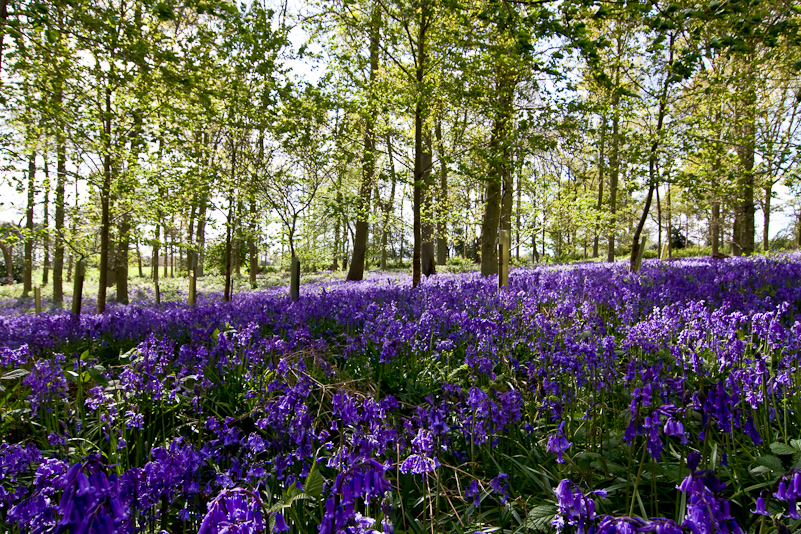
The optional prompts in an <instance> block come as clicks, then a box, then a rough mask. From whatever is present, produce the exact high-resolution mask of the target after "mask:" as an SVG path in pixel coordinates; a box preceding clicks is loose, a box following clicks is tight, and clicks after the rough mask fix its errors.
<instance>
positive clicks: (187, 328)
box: [0, 256, 801, 534]
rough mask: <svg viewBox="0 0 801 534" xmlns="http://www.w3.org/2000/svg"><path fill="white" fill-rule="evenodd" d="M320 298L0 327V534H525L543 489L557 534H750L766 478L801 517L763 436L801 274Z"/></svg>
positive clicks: (684, 267)
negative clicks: (478, 528) (437, 533)
mask: <svg viewBox="0 0 801 534" xmlns="http://www.w3.org/2000/svg"><path fill="white" fill-rule="evenodd" d="M302 297H303V298H301V299H300V300H299V301H297V302H292V301H290V300H289V299H287V298H286V296H285V295H284V294H283V293H282V292H281V291H279V290H270V291H266V292H254V293H247V294H241V295H238V296H237V298H236V299H234V301H233V302H230V303H222V302H216V301H215V300H214V299H209V300H207V301H203V302H201V303H200V304H199V305H197V306H196V307H194V308H189V307H185V306H180V305H177V304H171V305H163V306H160V307H155V306H153V307H150V306H115V307H112V308H111V309H110V311H109V312H108V313H107V314H104V315H100V316H92V315H85V316H81V317H80V318H79V319H76V318H73V317H71V316H69V315H68V314H64V313H45V314H42V315H41V316H26V315H20V314H14V313H7V314H0V376H3V377H4V380H3V384H2V385H3V386H5V387H6V388H8V391H9V392H10V393H8V401H7V402H8V403H9V406H8V409H9V410H11V409H13V410H15V411H14V414H16V415H17V417H15V418H9V419H7V423H6V427H5V428H6V434H4V441H3V443H2V444H0V500H1V501H2V506H0V526H5V525H9V527H8V528H9V529H10V528H19V529H20V530H25V531H31V532H45V531H59V532H60V531H64V532H67V531H70V532H72V531H78V530H79V529H81V528H84V529H86V530H87V531H97V532H101V531H102V532H105V531H109V532H112V531H113V532H136V531H141V530H142V529H144V528H155V527H154V525H162V524H164V525H170V524H175V523H176V522H179V521H180V522H186V523H188V525H190V526H188V527H186V528H189V529H194V530H196V531H200V532H208V533H217V532H260V531H264V530H265V529H267V528H271V529H272V531H275V532H282V531H286V530H289V529H294V531H303V532H306V531H309V532H313V531H315V530H316V531H317V532H320V533H321V534H341V533H342V532H354V533H355V532H365V533H366V532H380V531H383V532H384V533H390V532H392V531H393V530H394V526H393V525H394V524H397V523H398V522H399V521H404V522H407V521H409V518H410V517H413V518H417V519H418V520H419V518H421V517H427V518H428V520H429V521H435V520H436V516H437V515H438V514H439V515H440V516H441V515H444V514H448V515H454V517H455V516H456V515H458V516H459V517H458V518H457V519H454V521H455V522H459V521H463V522H464V528H462V526H460V528H461V529H462V530H465V529H466V528H467V525H468V523H469V522H470V521H471V520H475V521H477V522H480V521H479V520H478V519H476V517H478V515H479V514H477V513H476V511H475V509H476V508H477V507H478V506H479V505H481V514H482V517H489V516H488V515H487V514H489V513H490V512H489V511H488V510H489V509H490V507H489V506H487V503H488V502H492V503H495V504H497V505H498V506H497V509H498V511H497V512H496V511H493V512H492V513H494V514H496V516H493V521H496V522H497V523H498V525H503V526H502V528H511V527H512V526H514V527H515V530H516V528H517V525H514V524H512V523H510V522H511V521H512V519H509V518H510V517H511V518H514V517H521V513H522V510H520V509H519V507H522V506H524V504H525V506H527V505H528V504H529V503H528V502H527V501H525V499H526V498H527V492H531V491H537V490H536V488H538V487H540V488H543V489H542V490H540V491H541V492H542V494H541V495H539V498H541V499H542V500H548V499H553V498H554V495H555V499H556V504H557V510H558V514H557V517H556V519H555V520H554V523H553V526H554V527H555V528H557V530H560V531H561V530H563V529H564V530H571V531H572V530H575V531H577V532H586V533H589V532H591V531H593V532H596V531H602V532H604V533H607V532H608V533H612V532H626V533H628V532H652V531H656V532H664V533H668V534H674V533H677V532H679V531H683V532H685V534H687V533H689V532H692V533H693V534H706V533H712V532H730V531H731V532H735V533H736V532H739V531H740V526H739V525H741V524H742V525H743V530H746V527H747V526H748V524H747V523H746V522H744V521H753V520H749V519H748V518H747V517H743V516H738V515H737V513H736V511H734V512H733V511H732V509H731V506H730V501H729V498H731V497H730V495H731V494H732V493H734V491H733V490H732V488H731V485H732V484H738V486H737V490H738V491H739V495H740V497H739V499H740V501H738V502H746V503H747V504H748V505H749V508H750V509H753V510H754V512H753V514H752V515H753V516H755V517H756V518H759V517H760V516H761V515H762V514H767V513H768V512H767V511H766V506H765V497H766V496H768V494H767V493H766V491H767V490H765V491H764V492H763V493H759V491H761V488H765V487H767V486H768V485H769V484H771V483H772V480H776V484H775V487H774V488H773V490H771V492H770V495H771V496H772V498H774V499H775V500H776V501H779V502H783V503H787V510H788V511H787V514H786V518H788V519H793V520H794V519H796V518H797V517H798V511H797V505H796V503H797V499H798V498H799V496H801V474H799V473H798V472H797V471H796V470H793V469H791V468H790V467H789V466H790V462H789V456H790V453H786V454H785V455H784V456H782V455H781V454H780V455H778V456H775V455H771V456H770V457H768V456H769V454H770V451H769V450H768V445H767V443H766V441H767V442H770V441H775V440H776V439H777V436H783V437H784V438H785V439H789V438H790V437H793V435H792V429H793V428H796V426H797V424H798V423H799V415H801V414H800V413H799V411H801V406H799V404H798V402H797V400H796V399H797V398H798V393H799V391H801V382H799V381H800V380H801V377H800V376H799V373H798V369H799V368H801V361H800V360H801V320H799V312H800V311H801V310H799V305H800V304H801V257H797V256H788V257H777V258H771V259H754V260H740V259H732V260H727V261H725V262H715V261H711V260H710V261H705V260H693V261H683V262H676V263H674V264H671V265H665V264H662V263H659V262H645V263H644V266H643V269H642V270H641V271H640V272H639V273H637V274H631V273H628V272H626V271H625V270H623V269H622V268H619V267H611V266H608V265H587V266H582V267H577V268H570V269H568V268H561V267H557V268H542V269H536V270H530V271H522V270H519V271H515V272H513V275H512V277H511V283H510V286H509V288H508V289H503V290H501V291H500V292H499V291H498V290H497V287H496V284H495V282H494V281H493V280H491V279H486V278H481V277H479V276H477V275H463V276H439V277H432V278H430V279H429V280H427V281H425V282H424V283H423V284H421V286H420V287H419V288H418V289H415V290H412V289H411V288H410V287H409V284H408V283H407V280H406V279H391V278H389V277H382V278H376V279H374V280H372V281H368V282H366V283H361V284H350V283H330V284H326V283H320V284H317V285H312V286H307V287H304V290H303V295H302ZM87 347H88V348H87ZM34 444H35V445H34ZM712 450H714V451H715V452H714V454H712V452H711V451H712ZM782 450H785V449H782ZM699 451H703V455H702V456H703V457H702V456H701V455H699V454H698V452H699ZM800 452H801V451H800ZM777 454H778V453H777ZM779 456H782V457H779ZM751 457H753V458H755V459H757V460H758V461H759V462H761V463H760V464H759V465H760V466H761V469H758V470H754V469H753V468H754V467H755V466H754V465H751V464H747V462H748V460H747V458H751ZM101 458H102V460H101ZM680 458H687V459H688V465H689V467H690V474H689V475H688V476H686V478H683V477H684V474H686V473H687V469H686V468H685V467H684V466H683V465H679V463H680V461H679V459H680ZM730 460H731V462H730ZM757 460H754V461H757ZM701 462H703V470H702V469H700V467H701ZM734 462H738V467H737V469H740V470H741V471H740V472H738V474H737V476H732V472H733V470H734V469H735V467H733V466H731V465H729V464H730V463H734ZM496 464H497V465H496ZM625 469H629V471H630V472H629V473H627V474H626V473H622V470H625ZM682 469H683V471H682ZM556 473H559V474H558V475H556ZM587 473H593V475H592V476H590V475H587ZM643 473H644V474H643ZM675 473H682V475H681V477H680V478H670V477H673V476H675V477H678V475H675ZM641 474H642V476H640V475H641ZM574 475H578V476H581V477H582V479H583V480H588V479H589V480H592V483H593V484H595V486H594V487H609V486H612V485H614V484H620V480H625V481H626V482H625V484H627V485H628V486H627V489H626V491H629V492H630V493H631V494H632V495H634V494H635V492H637V493H636V496H637V498H639V496H640V493H642V494H643V495H646V493H647V494H648V497H650V499H648V498H646V499H645V503H644V504H643V503H638V506H637V509H638V510H641V509H644V508H645V507H646V504H650V503H654V506H653V507H654V508H657V507H656V506H655V504H656V502H657V501H658V499H659V497H661V496H662V495H665V494H666V492H671V493H672V495H673V496H674V497H675V493H676V485H677V484H678V485H679V488H680V490H681V492H683V495H684V498H685V500H686V510H683V511H682V514H683V515H681V517H679V515H677V516H675V517H676V519H675V521H674V520H668V519H665V518H659V517H656V518H643V517H640V518H637V517H629V515H631V514H632V513H633V512H630V511H629V510H634V509H635V508H634V505H633V504H632V503H634V502H635V501H634V500H632V499H634V498H633V497H632V499H626V498H624V497H621V495H624V494H625V493H626V491H624V490H620V491H618V492H613V491H611V489H610V496H609V499H608V500H607V501H604V503H610V504H608V506H609V507H610V508H614V509H615V510H617V511H619V512H623V513H626V512H628V515H622V514H618V515H609V514H601V513H596V509H595V506H596V503H595V497H597V496H600V495H601V494H602V492H601V491H600V490H599V491H596V492H587V493H582V492H581V491H580V490H579V488H578V486H577V485H576V484H573V483H572V482H570V480H569V479H567V478H565V477H566V476H570V477H572V478H573V480H579V479H578V478H575V476H574ZM769 476H773V477H775V478H773V479H769V478H767V477H769ZM593 477H594V478H593ZM759 477H762V478H759ZM563 478H564V480H562V479H563ZM646 478H647V479H648V480H647V481H646ZM682 478H683V481H681V480H682ZM546 479H547V480H546ZM558 480H562V481H561V482H559V483H558V485H557V489H556V491H555V494H554V495H551V494H546V492H547V491H548V490H547V488H548V487H553V485H556V481H558ZM722 480H726V482H727V483H728V485H727V483H724V482H722ZM745 480H747V481H748V482H747V483H746V482H745ZM532 481H535V482H532ZM646 482H647V483H646ZM582 484H583V482H582ZM637 484H639V487H638V486H637ZM645 486H648V488H647V489H645ZM752 487H753V488H760V490H753V489H749V488H752ZM591 489H592V488H591ZM632 490H633V491H632ZM774 490H775V491H774ZM435 491H438V492H439V495H440V499H438V500H437V499H433V500H435V501H436V502H437V503H439V504H435V503H433V502H432V496H433V495H434V493H433V492H435ZM727 495H728V496H729V498H727ZM624 500H625V501H626V502H622V501H624ZM482 501H483V502H482ZM732 502H733V501H732ZM398 504H400V505H401V506H397V505H398ZM471 505H472V506H471ZM435 506H441V508H442V509H440V510H436V509H434V507H435ZM603 506H607V504H602V503H600V502H599V507H603ZM451 512H454V514H451ZM460 514H461V515H460ZM471 514H474V515H472V516H471ZM643 514H644V512H643ZM661 514H662V511H661V510H657V513H653V514H651V515H654V516H657V515H661ZM462 515H464V517H462ZM735 516H737V517H736V519H735ZM522 517H525V514H522ZM471 518H472V519H471ZM443 521H444V520H443ZM481 521H483V519H482V520H481ZM504 521H506V522H507V523H506V524H504ZM677 522H681V525H679V524H678V523H677ZM442 524H443V525H444V524H445V523H442ZM454 524H455V523H454ZM438 528H439V527H438ZM442 528H443V529H445V528H446V527H444V526H443V527H442ZM482 528H483V527H482ZM37 529H38V530H37ZM59 529H60V530H59ZM593 529H594V530H593ZM404 530H407V529H406V528H404ZM471 531H472V529H471Z"/></svg>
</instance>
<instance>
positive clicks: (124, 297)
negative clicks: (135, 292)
mask: <svg viewBox="0 0 801 534" xmlns="http://www.w3.org/2000/svg"><path fill="white" fill-rule="evenodd" d="M130 231H131V220H130V218H129V217H128V216H127V215H125V216H123V217H122V219H121V220H120V226H119V236H118V242H117V259H116V261H115V262H114V263H116V271H117V277H116V278H117V280H116V282H117V302H119V303H120V304H128V249H130V244H131V237H130V235H129V232H130Z"/></svg>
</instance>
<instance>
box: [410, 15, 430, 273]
mask: <svg viewBox="0 0 801 534" xmlns="http://www.w3.org/2000/svg"><path fill="white" fill-rule="evenodd" d="M430 9H431V6H430V5H429V3H428V1H424V2H423V4H422V6H421V9H420V24H419V26H418V33H417V50H416V53H415V63H416V67H417V68H416V70H415V81H416V82H417V99H416V103H415V107H414V200H413V205H412V212H413V214H414V222H413V230H414V244H413V246H412V287H417V286H418V285H420V275H421V250H422V244H423V234H422V226H421V220H420V212H421V210H422V203H423V189H424V187H425V177H424V176H423V172H424V171H425V159H424V151H425V147H424V146H423V123H424V122H425V116H424V115H425V113H426V107H425V104H424V101H423V98H424V95H425V92H424V87H423V81H424V78H425V69H426V63H427V62H426V59H427V55H428V54H427V52H426V35H427V32H428V25H429V23H430V20H429V18H430ZM429 167H430V165H429Z"/></svg>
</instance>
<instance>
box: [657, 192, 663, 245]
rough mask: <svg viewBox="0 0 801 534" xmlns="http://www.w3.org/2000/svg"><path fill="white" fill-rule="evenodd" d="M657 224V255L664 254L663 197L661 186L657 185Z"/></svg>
mask: <svg viewBox="0 0 801 534" xmlns="http://www.w3.org/2000/svg"><path fill="white" fill-rule="evenodd" d="M656 224H657V235H656V240H657V245H656V253H657V255H660V254H662V199H660V198H659V186H658V185H657V186H656Z"/></svg>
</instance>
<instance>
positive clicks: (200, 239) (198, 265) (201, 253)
mask: <svg viewBox="0 0 801 534" xmlns="http://www.w3.org/2000/svg"><path fill="white" fill-rule="evenodd" d="M207 206H208V193H206V192H204V194H203V195H202V196H201V197H200V206H199V208H198V217H197V235H196V236H195V243H197V251H196V252H195V256H194V258H195V260H194V261H195V265H194V267H195V277H201V276H203V275H204V274H205V267H204V263H205V259H206V253H205V251H206V209H207Z"/></svg>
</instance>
